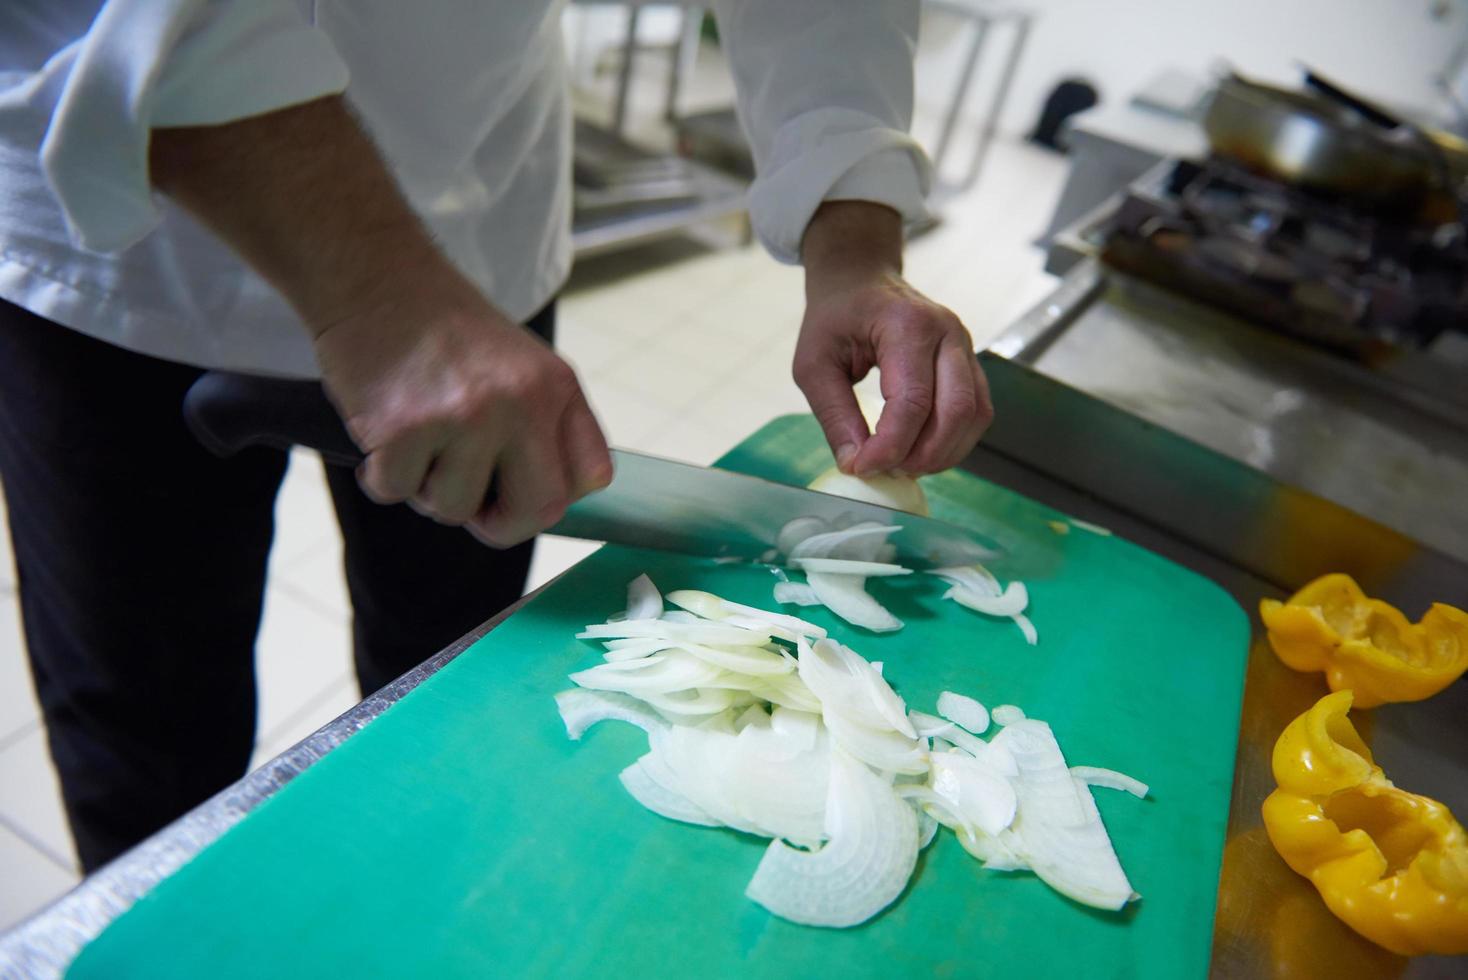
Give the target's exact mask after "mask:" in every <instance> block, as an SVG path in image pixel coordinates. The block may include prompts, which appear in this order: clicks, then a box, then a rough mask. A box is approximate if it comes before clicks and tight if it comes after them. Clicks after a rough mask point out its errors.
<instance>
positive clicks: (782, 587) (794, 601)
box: [775, 582, 821, 606]
mask: <svg viewBox="0 0 1468 980" xmlns="http://www.w3.org/2000/svg"><path fill="white" fill-rule="evenodd" d="M775 601H776V602H778V603H781V604H783V605H795V606H819V605H820V604H821V600H820V597H819V596H817V595H816V590H815V589H813V588H811V587H810V586H809V585H807V584H806V583H805V582H776V583H775Z"/></svg>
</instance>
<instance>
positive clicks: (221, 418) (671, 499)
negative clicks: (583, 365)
mask: <svg viewBox="0 0 1468 980" xmlns="http://www.w3.org/2000/svg"><path fill="white" fill-rule="evenodd" d="M184 418H185V421H186V422H187V424H188V426H189V428H190V429H191V430H192V431H193V433H194V435H195V437H196V438H198V439H199V441H200V442H201V443H203V445H204V446H205V447H206V448H207V449H209V450H210V451H211V452H214V453H215V454H217V455H220V456H228V455H233V454H234V453H236V452H238V451H239V450H241V449H244V448H246V447H247V446H254V445H264V446H273V447H276V448H281V449H290V448H291V447H292V446H298V445H299V446H305V447H307V448H310V449H315V450H316V451H317V452H319V453H321V456H322V458H323V459H324V460H326V461H327V462H328V463H331V464H333V465H338V466H356V465H358V464H360V463H361V462H362V459H363V455H362V452H361V450H359V449H358V448H357V445H356V443H354V442H352V439H351V436H350V435H348V433H347V430H346V426H345V425H344V424H343V423H342V421H341V418H340V416H338V415H337V413H336V410H335V409H334V408H332V406H331V403H330V402H329V401H328V400H327V398H326V395H325V393H324V392H323V390H322V388H321V385H320V384H319V383H318V382H314V381H294V380H288V379H283V378H265V377H258V376H253V375H242V374H232V373H229V372H223V371H209V372H206V373H205V374H204V375H203V376H202V377H201V378H200V379H199V380H198V381H196V382H195V383H194V385H193V387H191V388H190V389H189V392H188V394H187V395H186V396H185V398H184ZM612 464H613V468H614V475H613V477H612V482H611V484H610V485H609V486H607V487H606V488H605V489H603V490H599V491H597V492H596V493H592V494H588V495H587V496H585V497H583V498H581V499H580V500H578V501H576V502H575V503H574V504H572V505H571V506H570V507H569V508H567V510H566V514H565V516H564V517H562V518H561V520H560V521H558V522H557V523H556V524H555V526H553V527H551V528H549V529H548V533H550V534H560V535H565V536H567V537H573V538H585V539H588V540H592V541H607V542H611V543H613V544H621V545H628V546H631V547H635V548H656V549H659V550H662V551H676V552H681V553H684V554H689V555H697V556H701V557H706V558H736V559H746V560H761V559H764V560H769V559H771V558H773V557H774V556H773V554H772V552H773V550H774V548H775V542H776V538H777V536H778V535H779V533H780V529H781V528H783V527H784V526H785V525H786V524H787V523H789V522H790V521H792V520H794V519H796V518H800V517H819V518H822V519H824V520H826V521H828V522H840V521H843V520H844V521H847V522H848V523H854V522H856V521H877V522H880V523H882V524H884V525H896V526H898V527H899V528H900V530H899V531H896V532H894V534H893V535H892V537H891V538H890V539H889V540H890V541H891V542H892V543H893V544H894V545H895V546H896V548H897V560H898V561H899V562H900V563H901V564H903V565H906V566H908V567H911V568H933V567H941V566H944V565H963V564H971V563H973V562H977V561H986V560H990V559H993V558H995V557H997V556H1000V555H1002V554H1003V553H1004V552H1003V549H1002V548H1000V547H999V546H998V545H996V544H995V543H994V541H993V540H992V539H990V538H988V537H986V536H985V535H982V534H979V533H977V532H974V531H971V530H969V529H967V528H961V527H958V526H956V525H953V524H948V523H946V522H944V521H938V520H934V519H932V518H927V517H920V516H918V515H916V514H909V513H907V512H906V511H899V510H892V509H890V508H887V507H882V506H879V505H876V504H869V503H865V502H863V501H857V500H851V499H848V498H846V497H835V496H832V495H830V494H825V493H819V492H817V491H815V490H807V489H805V488H803V487H794V486H789V485H786V484H783V483H774V482H771V481H769V480H762V479H760V478H758V477H754V476H746V475H744V474H742V473H734V472H730V471H728V470H717V469H711V468H708V467H703V466H695V465H693V464H691V463H680V462H676V461H674V460H669V459H662V458H660V457H657V456H649V455H646V454H643V453H636V452H631V451H629V450H626V449H613V450H612Z"/></svg>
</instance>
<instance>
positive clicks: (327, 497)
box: [270, 449, 341, 570]
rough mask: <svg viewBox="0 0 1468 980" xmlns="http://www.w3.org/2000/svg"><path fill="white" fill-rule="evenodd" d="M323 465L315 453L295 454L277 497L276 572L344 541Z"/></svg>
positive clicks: (272, 561)
mask: <svg viewBox="0 0 1468 980" xmlns="http://www.w3.org/2000/svg"><path fill="white" fill-rule="evenodd" d="M321 466H322V464H321V458H320V457H319V456H317V455H316V454H315V453H314V452H310V451H309V450H302V449H298V450H296V451H295V452H293V453H291V460H290V467H289V468H288V469H287V470H286V475H285V480H284V481H283V482H282V484H281V488H280V493H279V495H278V496H277V497H276V498H275V544H274V547H273V548H272V549H271V555H270V567H271V569H272V570H276V569H281V568H286V567H288V566H289V565H290V564H291V563H293V562H295V561H298V560H301V559H303V558H309V557H311V556H313V555H315V554H317V553H318V552H319V550H320V548H321V546H322V544H323V542H329V541H332V540H340V536H341V533H340V532H339V531H338V530H337V524H336V511H335V510H334V509H333V508H332V506H331V493H330V492H329V491H328V490H327V488H326V476H325V474H324V473H323V471H322V469H321Z"/></svg>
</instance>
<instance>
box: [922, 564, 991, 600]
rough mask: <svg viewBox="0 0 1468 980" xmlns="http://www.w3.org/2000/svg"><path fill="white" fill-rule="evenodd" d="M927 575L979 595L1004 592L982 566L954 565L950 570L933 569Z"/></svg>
mask: <svg viewBox="0 0 1468 980" xmlns="http://www.w3.org/2000/svg"><path fill="white" fill-rule="evenodd" d="M928 574H929V575H936V576H938V578H941V579H943V580H944V581H947V582H949V583H951V584H953V585H955V586H957V587H959V588H962V589H969V590H970V591H973V592H977V593H979V594H980V595H998V594H999V593H1000V592H1002V591H1004V590H1003V589H1002V588H1000V585H999V580H998V579H997V578H995V577H994V575H993V573H992V572H990V571H989V570H988V569H987V568H985V567H984V566H983V565H978V564H974V565H955V566H953V567H952V568H935V569H933V570H932V571H931V572H929V573H928Z"/></svg>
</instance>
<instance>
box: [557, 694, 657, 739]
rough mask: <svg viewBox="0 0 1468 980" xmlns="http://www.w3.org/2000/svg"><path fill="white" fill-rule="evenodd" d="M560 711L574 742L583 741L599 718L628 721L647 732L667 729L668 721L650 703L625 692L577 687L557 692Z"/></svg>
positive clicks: (651, 733) (567, 731)
mask: <svg viewBox="0 0 1468 980" xmlns="http://www.w3.org/2000/svg"><path fill="white" fill-rule="evenodd" d="M556 710H557V711H559V712H560V713H561V721H562V722H563V723H564V724H565V726H566V735H567V736H569V737H570V739H571V741H573V742H576V741H580V739H581V736H582V735H584V734H585V733H586V730H587V729H588V728H590V727H591V726H592V725H595V724H596V723H597V722H599V721H625V722H629V723H631V724H633V725H636V726H637V727H638V728H640V729H642V730H643V731H644V732H647V733H648V735H654V734H657V733H661V732H665V731H667V730H668V723H667V722H666V721H664V720H663V719H662V718H660V717H658V715H657V713H656V712H654V711H653V710H652V709H651V708H649V707H648V706H647V705H645V704H643V703H642V702H641V701H638V700H637V699H636V698H630V697H628V696H627V695H625V694H614V693H609V692H606V691H588V690H584V689H581V688H575V689H573V690H570V691H562V692H561V693H559V694H557V695H556Z"/></svg>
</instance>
